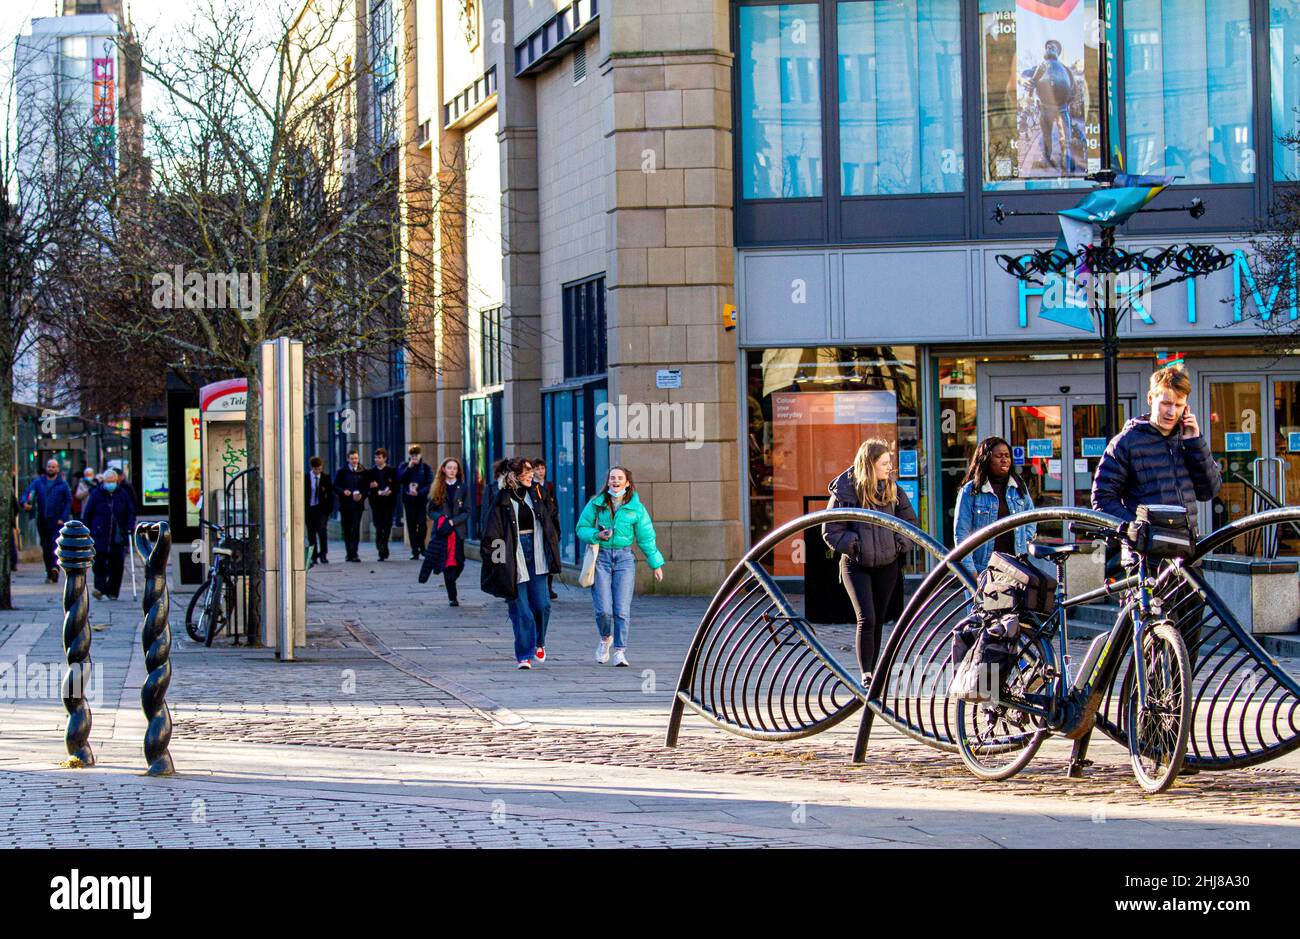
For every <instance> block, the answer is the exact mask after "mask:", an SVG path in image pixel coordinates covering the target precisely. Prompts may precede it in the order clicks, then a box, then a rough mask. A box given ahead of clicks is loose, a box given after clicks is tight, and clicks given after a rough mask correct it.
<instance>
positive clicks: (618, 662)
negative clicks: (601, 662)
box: [614, 649, 628, 668]
mask: <svg viewBox="0 0 1300 939" xmlns="http://www.w3.org/2000/svg"><path fill="white" fill-rule="evenodd" d="M614 665H615V666H616V667H618V668H627V667H628V666H627V656H626V655H624V654H623V650H622V649H619V650H618V651H617V652H615V653H614Z"/></svg>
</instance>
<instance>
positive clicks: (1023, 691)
mask: <svg viewBox="0 0 1300 939" xmlns="http://www.w3.org/2000/svg"><path fill="white" fill-rule="evenodd" d="M1045 649H1046V647H1045V646H1044V645H1042V644H1041V643H1039V642H1035V641H1031V642H1028V643H1027V644H1026V645H1025V647H1024V648H1023V649H1022V650H1021V652H1020V656H1019V658H1018V659H1017V660H1016V663H1015V665H1014V666H1013V667H1012V669H1011V671H1010V674H1009V675H1008V677H1007V680H1006V682H1005V683H1004V685H1003V687H1002V688H1001V689H1000V691H999V699H998V700H997V701H987V702H978V701H962V702H959V703H958V705H957V749H958V751H959V752H960V753H961V759H962V762H963V763H965V764H966V768H967V769H968V770H970V771H971V773H972V774H973V775H975V776H977V777H979V778H980V779H986V780H1000V779H1010V778H1011V777H1012V776H1014V775H1016V773H1018V772H1020V771H1021V770H1022V769H1024V768H1025V767H1026V766H1028V765H1029V762H1030V761H1031V760H1032V759H1033V758H1034V756H1035V754H1037V753H1038V748H1039V747H1040V746H1042V745H1043V741H1044V740H1045V739H1046V738H1047V735H1048V733H1049V731H1048V730H1047V729H1046V728H1044V727H1042V726H1040V721H1039V720H1038V719H1036V718H1035V716H1034V715H1033V714H1030V713H1029V712H1028V711H1024V710H1022V709H1020V708H1018V707H1016V705H1015V702H1016V701H1018V700H1019V701H1023V700H1025V695H1027V694H1031V693H1032V694H1039V695H1043V696H1044V697H1045V696H1046V694H1047V691H1048V689H1049V687H1050V681H1049V679H1048V677H1047V675H1046V670H1047V667H1048V665H1049V664H1050V662H1051V653H1050V651H1044V650H1045Z"/></svg>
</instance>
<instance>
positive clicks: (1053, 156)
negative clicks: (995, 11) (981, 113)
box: [985, 0, 1101, 181]
mask: <svg viewBox="0 0 1300 939" xmlns="http://www.w3.org/2000/svg"><path fill="white" fill-rule="evenodd" d="M990 30H991V32H990ZM1099 31H1100V24H1099V20H1098V18H1097V12H1096V3H1095V2H1091V3H1090V2H1085V0H1016V3H1015V9H1014V11H1010V10H1008V11H1006V12H1005V13H1003V14H1001V15H999V16H997V17H996V18H994V19H991V20H990V21H989V24H988V25H986V35H985V46H986V50H985V68H986V75H985V82H986V94H989V95H991V96H993V97H997V98H1005V99H1010V98H1011V97H1012V94H1013V92H1012V89H1014V102H1012V101H1011V100H1006V106H1007V107H1008V108H1010V107H1014V109H1015V112H1014V121H1011V120H1001V121H996V122H994V121H990V126H989V127H988V128H987V133H988V138H987V146H988V147H989V154H988V156H989V161H988V173H989V178H990V180H991V181H999V180H1013V179H1069V178H1080V177H1083V176H1085V175H1086V174H1088V173H1089V172H1093V171H1095V170H1097V169H1099V168H1100V165H1101V160H1100V157H1101V140H1100V130H1101V129H1100V127H1099V126H1095V123H1090V122H1094V121H1095V116H1094V115H1095V108H1096V103H1097V101H1098V98H1097V91H1098V89H1097V88H1096V87H1094V86H1095V84H1096V82H1097V72H1098V58H1097V56H1098V34H1099ZM999 72H1001V74H998V73H999ZM987 104H988V105H989V107H986V112H989V111H995V110H997V109H996V108H995V107H992V105H993V101H992V100H990V102H987ZM1004 113H1005V112H1004Z"/></svg>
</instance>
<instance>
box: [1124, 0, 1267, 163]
mask: <svg viewBox="0 0 1300 939" xmlns="http://www.w3.org/2000/svg"><path fill="white" fill-rule="evenodd" d="M1250 33H1251V30H1250V2H1249V0H1126V2H1125V4H1124V115H1125V121H1126V124H1127V130H1126V137H1127V144H1128V168H1129V169H1130V170H1131V171H1132V172H1136V173H1162V174H1168V175H1170V176H1178V177H1180V179H1179V180H1178V182H1179V183H1180V184H1184V185H1186V184H1195V183H1249V182H1252V181H1253V180H1254V179H1255V162H1256V155H1255V140H1254V131H1253V129H1252V126H1253V117H1252V115H1253V110H1254V109H1253V107H1252V103H1253V101H1252V98H1253V94H1254V90H1253V80H1252V75H1251V39H1250Z"/></svg>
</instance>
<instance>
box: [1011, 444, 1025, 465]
mask: <svg viewBox="0 0 1300 939" xmlns="http://www.w3.org/2000/svg"><path fill="white" fill-rule="evenodd" d="M1011 462H1012V463H1014V464H1016V466H1024V465H1025V448H1024V447H1012V448H1011Z"/></svg>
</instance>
